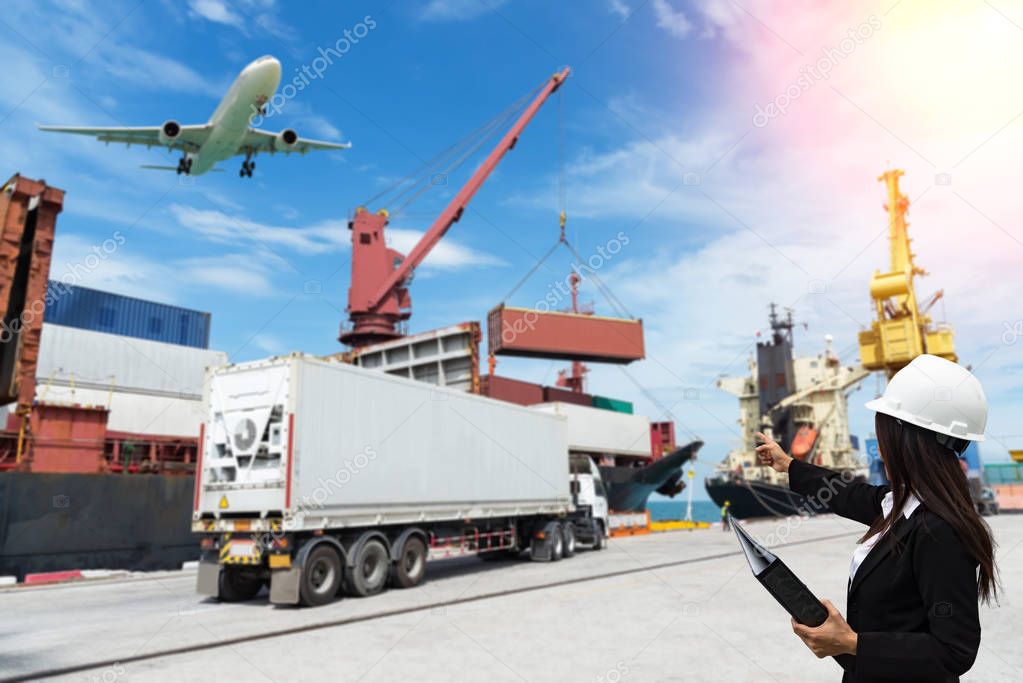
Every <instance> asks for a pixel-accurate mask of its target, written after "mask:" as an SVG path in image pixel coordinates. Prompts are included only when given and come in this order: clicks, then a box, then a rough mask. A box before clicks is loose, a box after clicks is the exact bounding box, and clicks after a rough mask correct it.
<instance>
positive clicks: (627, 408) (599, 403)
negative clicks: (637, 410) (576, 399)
mask: <svg viewBox="0 0 1023 683" xmlns="http://www.w3.org/2000/svg"><path fill="white" fill-rule="evenodd" d="M593 407H594V408H600V409H602V410H613V411H615V412H616V413H628V414H629V415H632V411H633V408H632V403H630V402H629V401H622V400H621V399H617V398H608V397H607V396H594V397H593Z"/></svg>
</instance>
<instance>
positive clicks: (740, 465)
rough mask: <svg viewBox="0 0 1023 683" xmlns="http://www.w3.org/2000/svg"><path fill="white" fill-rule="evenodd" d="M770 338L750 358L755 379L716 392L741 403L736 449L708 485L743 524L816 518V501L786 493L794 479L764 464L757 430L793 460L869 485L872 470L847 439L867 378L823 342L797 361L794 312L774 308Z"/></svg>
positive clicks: (727, 381) (728, 382) (736, 380)
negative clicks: (857, 392)
mask: <svg viewBox="0 0 1023 683" xmlns="http://www.w3.org/2000/svg"><path fill="white" fill-rule="evenodd" d="M769 321H770V335H769V337H768V338H767V339H765V340H762V341H758V342H757V345H756V355H755V356H754V357H751V358H750V359H749V375H747V376H745V377H725V378H721V379H719V380H718V382H717V386H718V388H720V389H722V390H723V391H726V392H728V393H730V394H732V395H734V396H736V397H737V398H738V399H739V415H740V417H739V428H740V431H741V436H740V442H739V444H738V446H737V447H736V448H735V449H733V450H732V451H730V452H729V453H728V455H727V456H726V457H725V458H724V460H723V461H722V462H721V463H720V464H719V465H718V466H717V468H716V472H715V474H714V476H711V477H708V478H707V479H706V480H705V482H704V485H705V487H706V489H707V494H708V495H709V496H710V497H711V499H712V500H713V501H714V503H715V504H717V505H718V506H719V507H721V506H724V505H725V504H726V503H728V505H729V510H730V511H731V513H732V515H733V516H734V517H736V518H738V519H747V518H751V517H771V516H776V517H784V516H788V515H794V514H800V513H806V514H814V513H815V512H817V511H819V507H818V506H817V505H816V504H815V502H814V501H809V500H807V499H806V498H804V497H803V496H800V495H799V494H796V493H794V492H793V491H791V490H790V489H789V487H788V475H786V474H782V473H779V472H775V471H774V470H773V469H772V468H770V467H765V466H763V465H761V464H760V463H759V462H758V461H757V458H756V454H755V451H754V448H755V447H756V436H755V435H756V432H758V431H760V432H764V433H765V434H768V435H769V436H771V437H772V438H773V439H775V440H776V441H777V442H778V443H779V444H780V445H781V447H782V448H784V449H785V451H786V452H787V453H789V454H791V455H792V457H794V458H798V459H800V460H805V461H807V462H812V463H813V464H815V465H820V466H822V467H828V468H831V469H834V470H838V471H841V472H848V473H849V476H850V477H851V478H853V479H866V478H867V476H868V468H867V465H866V463H865V461H864V460H863V459H862V458H861V457H860V455H859V452H858V449H857V445H858V444H856V443H855V441H854V439H853V437H852V436H851V435H850V433H849V413H848V395H849V393H850V392H851V391H853V390H854V389H855V388H856V387H857V386H858V385H859V384H860V382H862V381H863V380H864V379H866V378H867V376H868V375H869V371H867V370H864V369H862V368H860V367H850V366H843V365H842V364H841V362H840V361H839V359H838V357H837V356H836V355H835V354H834V352H833V351H832V348H831V344H832V339H831V337H830V336H826V337H825V348H824V350H823V351H822V352H821V353H818V354H817V355H814V356H801V357H798V358H797V357H795V355H794V351H793V330H794V327H795V324H794V322H793V319H792V312H791V311H787V312H786V313H785V314H784V315H779V313H778V310H777V306H775V305H774V304H771V307H770V317H769Z"/></svg>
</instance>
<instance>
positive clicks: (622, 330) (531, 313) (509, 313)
mask: <svg viewBox="0 0 1023 683" xmlns="http://www.w3.org/2000/svg"><path fill="white" fill-rule="evenodd" d="M487 343H488V346H489V350H490V353H491V354H494V355H505V356H521V357H526V358H553V359H560V360H582V361H592V362H595V363H619V364H626V363H631V362H632V361H635V360H641V359H642V358H644V357H645V350H644V347H643V321H642V320H628V319H625V318H605V317H602V316H596V315H580V314H577V313H541V312H540V311H536V310H533V309H531V308H509V307H507V306H504V305H501V306H498V307H497V308H495V309H493V310H492V311H490V313H489V314H488V315H487Z"/></svg>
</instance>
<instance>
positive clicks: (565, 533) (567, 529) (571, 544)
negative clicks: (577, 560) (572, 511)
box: [561, 522, 575, 557]
mask: <svg viewBox="0 0 1023 683" xmlns="http://www.w3.org/2000/svg"><path fill="white" fill-rule="evenodd" d="M561 529H562V533H561V536H562V538H563V540H564V544H565V550H564V553H563V554H564V556H565V557H572V556H573V555H575V525H574V524H572V523H571V522H565V524H563V525H562V526H561Z"/></svg>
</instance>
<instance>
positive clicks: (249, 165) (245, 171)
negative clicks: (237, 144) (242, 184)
mask: <svg viewBox="0 0 1023 683" xmlns="http://www.w3.org/2000/svg"><path fill="white" fill-rule="evenodd" d="M254 170H256V162H255V161H250V160H248V159H246V160H245V161H243V162H242V167H241V169H240V170H239V171H238V177H239V178H245V177H246V176H247V177H249V178H251V177H252V172H253V171H254Z"/></svg>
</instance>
